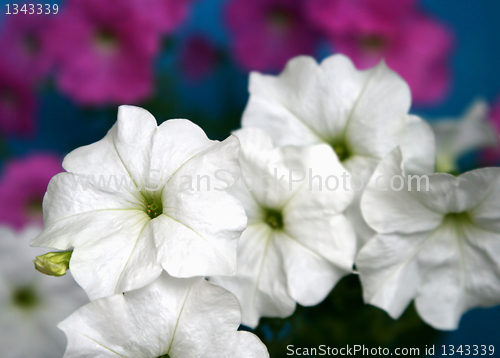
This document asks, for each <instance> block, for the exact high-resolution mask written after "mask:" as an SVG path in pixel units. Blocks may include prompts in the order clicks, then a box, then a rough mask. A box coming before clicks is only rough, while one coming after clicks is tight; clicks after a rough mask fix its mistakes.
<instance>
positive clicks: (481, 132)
mask: <svg viewBox="0 0 500 358" xmlns="http://www.w3.org/2000/svg"><path fill="white" fill-rule="evenodd" d="M488 112H489V108H488V105H487V104H486V102H485V101H483V100H480V99H478V100H475V101H474V102H473V103H472V104H471V105H470V106H469V108H468V109H467V111H466V113H465V114H463V116H462V117H461V118H442V119H439V120H437V121H433V122H431V124H432V129H433V130H434V133H435V134H436V145H437V163H438V169H439V170H443V171H445V170H450V171H451V170H453V169H455V166H456V161H457V160H458V159H459V157H460V156H461V155H463V154H465V153H467V152H468V151H471V150H474V149H479V148H487V147H495V146H498V143H499V140H498V136H497V134H496V133H497V131H496V130H495V128H494V127H493V125H492V123H491V122H490V121H489V120H488Z"/></svg>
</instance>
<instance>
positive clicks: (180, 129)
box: [149, 119, 238, 188]
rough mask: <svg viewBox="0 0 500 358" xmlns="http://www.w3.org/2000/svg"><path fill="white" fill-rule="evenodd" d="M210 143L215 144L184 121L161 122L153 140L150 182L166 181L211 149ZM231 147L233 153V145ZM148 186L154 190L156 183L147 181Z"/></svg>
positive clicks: (201, 131)
mask: <svg viewBox="0 0 500 358" xmlns="http://www.w3.org/2000/svg"><path fill="white" fill-rule="evenodd" d="M229 141H233V140H231V139H230V140H229ZM214 143H217V142H214V141H211V140H210V139H208V137H207V135H206V134H205V132H203V129H201V128H200V127H198V126H197V125H196V124H194V123H192V122H190V121H188V120H187V119H172V120H169V121H165V122H163V123H162V124H161V125H160V126H159V127H158V130H157V132H156V133H155V136H154V140H153V145H152V149H151V152H152V155H151V162H150V179H152V180H154V179H157V180H158V181H160V182H163V181H166V180H168V179H170V177H171V176H172V175H173V174H174V173H175V172H176V171H177V170H178V169H179V168H180V167H181V166H182V165H183V164H184V163H186V162H187V161H189V160H190V159H191V158H193V157H194V156H195V155H197V154H199V153H201V152H203V151H204V150H207V149H208V148H210V147H212V146H213V145H214ZM227 145H229V144H227ZM232 145H233V146H234V150H235V151H237V150H238V149H237V148H236V147H237V144H232ZM149 185H150V187H152V188H154V187H155V185H156V183H154V182H151V183H149Z"/></svg>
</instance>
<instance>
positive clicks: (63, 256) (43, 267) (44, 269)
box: [33, 250, 73, 276]
mask: <svg viewBox="0 0 500 358" xmlns="http://www.w3.org/2000/svg"><path fill="white" fill-rule="evenodd" d="M72 253H73V250H70V251H59V252H48V253H46V254H45V255H40V256H37V257H36V260H33V263H34V264H35V268H36V269H37V270H38V271H40V272H41V273H43V274H46V275H49V276H64V275H65V274H66V270H67V269H68V268H69V260H70V259H71V254H72Z"/></svg>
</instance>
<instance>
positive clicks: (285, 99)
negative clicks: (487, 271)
mask: <svg viewBox="0 0 500 358" xmlns="http://www.w3.org/2000/svg"><path fill="white" fill-rule="evenodd" d="M319 81H320V68H319V66H318V64H317V63H316V61H315V60H314V59H313V58H312V57H306V56H299V57H296V58H294V59H292V60H290V61H289V62H288V64H287V66H286V67H285V70H284V71H283V73H282V74H281V75H280V76H278V77H275V76H268V75H261V74H259V73H256V72H254V73H252V74H251V75H250V99H249V102H248V105H247V107H246V109H245V112H244V113H243V118H242V126H243V127H260V128H262V129H264V130H265V131H266V132H267V133H269V134H270V135H271V137H272V138H274V140H275V143H277V144H278V145H288V144H300V143H304V142H305V143H320V142H321V141H322V140H321V138H322V137H321V135H318V134H317V133H318V132H319V133H321V131H322V130H323V124H322V113H321V112H320V109H321V105H320V98H321V96H320V95H321V90H322V89H321V84H320V82H319Z"/></svg>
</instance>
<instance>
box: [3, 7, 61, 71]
mask: <svg viewBox="0 0 500 358" xmlns="http://www.w3.org/2000/svg"><path fill="white" fill-rule="evenodd" d="M34 11H37V10H34ZM51 19H53V15H44V14H39V15H34V14H32V15H29V14H23V13H18V14H17V15H11V16H7V17H6V20H5V23H4V25H3V27H2V32H1V35H0V48H1V49H2V57H3V65H5V66H7V67H8V68H9V71H12V72H15V73H16V75H17V76H19V77H22V78H26V80H27V81H32V80H36V79H39V78H40V77H41V76H43V75H45V74H46V73H47V72H48V70H49V68H50V65H51V54H50V53H49V51H47V46H46V37H45V34H46V32H47V28H48V27H50V24H51V21H50V20H51Z"/></svg>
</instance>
